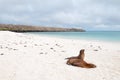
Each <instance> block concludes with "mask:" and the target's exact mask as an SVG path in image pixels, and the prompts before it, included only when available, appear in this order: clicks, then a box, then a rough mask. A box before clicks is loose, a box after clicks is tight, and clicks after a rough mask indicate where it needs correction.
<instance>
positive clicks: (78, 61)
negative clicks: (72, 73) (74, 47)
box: [66, 49, 96, 68]
mask: <svg viewBox="0 0 120 80" xmlns="http://www.w3.org/2000/svg"><path fill="white" fill-rule="evenodd" d="M84 57H85V54H84V50H83V49H82V50H80V54H79V56H77V57H70V58H67V59H68V61H67V63H66V64H68V65H73V66H77V67H82V68H95V67H96V65H94V64H91V63H87V62H86V61H84Z"/></svg>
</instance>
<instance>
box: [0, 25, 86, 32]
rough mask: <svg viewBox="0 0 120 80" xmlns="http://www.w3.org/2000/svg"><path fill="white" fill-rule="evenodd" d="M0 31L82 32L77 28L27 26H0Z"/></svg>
mask: <svg viewBox="0 0 120 80" xmlns="http://www.w3.org/2000/svg"><path fill="white" fill-rule="evenodd" d="M0 30H1V31H3V30H4V31H13V32H84V31H85V30H83V29H77V28H59V27H58V28H56V27H45V26H28V25H13V24H0Z"/></svg>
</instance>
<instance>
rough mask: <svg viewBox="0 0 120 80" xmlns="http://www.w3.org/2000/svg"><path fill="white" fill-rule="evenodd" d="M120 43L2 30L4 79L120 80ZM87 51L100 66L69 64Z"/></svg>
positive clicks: (1, 77) (0, 69)
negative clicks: (70, 58)
mask: <svg viewBox="0 0 120 80" xmlns="http://www.w3.org/2000/svg"><path fill="white" fill-rule="evenodd" d="M119 48H120V44H113V43H106V42H99V41H88V40H74V39H61V38H55V37H54V38H53V37H45V36H37V35H31V34H27V35H26V34H23V33H15V32H10V31H0V74H1V75H0V80H58V79H60V80H119V79H120V76H119V75H120V64H119V61H120V49H119ZM80 49H85V60H86V61H87V62H90V63H94V64H95V65H96V66H97V67H96V68H93V69H86V68H80V67H74V66H70V65H67V64H66V60H65V58H67V57H71V56H76V55H78V54H79V51H80Z"/></svg>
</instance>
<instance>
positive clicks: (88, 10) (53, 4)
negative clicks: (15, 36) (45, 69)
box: [0, 0, 120, 31]
mask: <svg viewBox="0 0 120 80" xmlns="http://www.w3.org/2000/svg"><path fill="white" fill-rule="evenodd" d="M0 24H22V25H37V26H53V27H66V28H82V29H85V30H87V31H120V0H0Z"/></svg>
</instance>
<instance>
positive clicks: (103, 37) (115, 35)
mask: <svg viewBox="0 0 120 80" xmlns="http://www.w3.org/2000/svg"><path fill="white" fill-rule="evenodd" d="M28 33H30V34H34V35H42V36H48V37H59V38H67V39H80V40H99V41H110V42H120V31H86V32H28Z"/></svg>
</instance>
